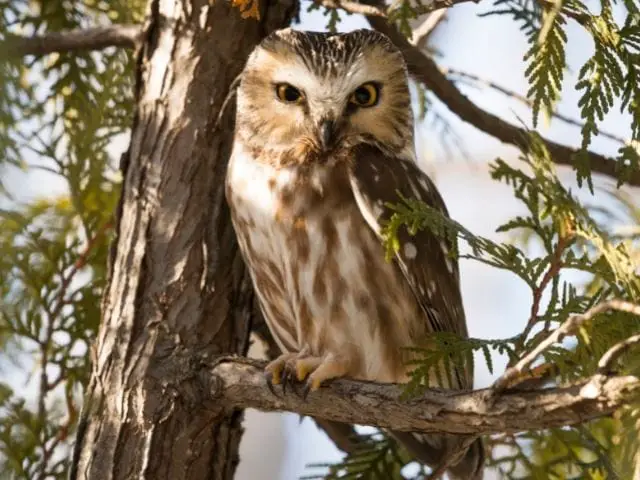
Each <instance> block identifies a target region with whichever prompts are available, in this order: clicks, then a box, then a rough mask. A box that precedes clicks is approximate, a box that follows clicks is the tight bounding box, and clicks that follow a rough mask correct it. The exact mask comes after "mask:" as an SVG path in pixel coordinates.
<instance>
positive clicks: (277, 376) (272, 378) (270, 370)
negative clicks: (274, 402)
mask: <svg viewBox="0 0 640 480" xmlns="http://www.w3.org/2000/svg"><path fill="white" fill-rule="evenodd" d="M297 355H298V354H297V353H283V354H282V355H280V356H279V357H278V358H276V359H275V360H273V361H272V362H269V363H268V364H267V366H266V367H264V376H265V379H266V380H267V387H269V390H270V391H271V393H273V394H274V395H275V394H276V392H275V391H274V390H273V386H274V385H280V384H281V383H282V382H283V380H284V379H285V378H286V375H283V373H284V372H285V367H286V365H287V362H288V361H289V360H291V359H293V358H295V357H296V356H297Z"/></svg>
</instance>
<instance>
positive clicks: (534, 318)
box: [516, 235, 569, 353]
mask: <svg viewBox="0 0 640 480" xmlns="http://www.w3.org/2000/svg"><path fill="white" fill-rule="evenodd" d="M568 246H569V238H568V237H566V236H564V235H560V236H559V237H558V243H556V246H555V248H554V250H553V253H552V256H551V261H550V263H549V268H547V271H546V272H545V273H544V276H543V277H542V280H540V283H539V284H538V285H537V286H536V288H534V289H533V301H532V302H531V313H530V314H529V320H528V321H527V325H526V326H525V327H524V330H523V332H522V333H521V334H520V339H519V340H518V342H517V344H516V352H518V353H519V351H520V348H522V347H523V346H524V344H525V342H526V341H527V337H528V336H529V334H530V333H531V330H532V329H533V327H534V326H535V324H536V323H538V314H539V311H540V302H541V301H542V294H543V293H544V291H545V290H546V289H547V286H548V285H549V282H551V280H553V279H554V278H555V277H556V276H557V275H558V274H559V273H560V270H561V269H562V266H563V261H562V254H563V253H564V251H565V250H566V248H567V247H568Z"/></svg>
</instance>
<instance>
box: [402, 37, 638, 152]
mask: <svg viewBox="0 0 640 480" xmlns="http://www.w3.org/2000/svg"><path fill="white" fill-rule="evenodd" d="M412 43H414V44H415V42H413V40H412ZM441 70H442V73H444V74H445V75H447V76H454V77H458V78H461V79H466V80H470V81H471V82H474V83H476V84H478V85H484V86H486V87H489V88H491V89H492V90H495V91H497V92H500V93H502V94H503V95H505V96H507V97H509V98H513V99H514V100H517V101H519V102H521V103H523V104H525V105H526V106H528V107H533V101H532V100H530V99H528V98H527V97H526V96H524V95H522V94H520V93H518V92H514V91H512V90H509V89H508V88H506V87H504V86H502V85H500V84H499V83H497V82H494V81H492V80H489V79H486V78H482V77H480V76H478V75H475V74H473V73H469V72H463V71H462V70H456V69H455V68H441ZM551 116H552V117H554V118H557V119H558V120H560V121H562V122H564V123H566V124H568V125H573V126H574V127H578V128H583V127H584V123H583V122H580V121H579V120H576V119H574V118H571V117H569V116H568V115H563V114H562V113H560V112H557V111H553V112H551ZM598 135H599V136H601V137H606V138H608V139H609V140H613V141H614V142H618V143H620V144H622V145H624V144H626V142H627V140H625V139H624V138H623V137H621V136H619V135H615V134H613V133H610V132H606V131H603V130H601V129H598Z"/></svg>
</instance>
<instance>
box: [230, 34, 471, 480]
mask: <svg viewBox="0 0 640 480" xmlns="http://www.w3.org/2000/svg"><path fill="white" fill-rule="evenodd" d="M414 157H415V154H414V142H413V116H412V112H411V105H410V96H409V88H408V82H407V73H406V67H405V64H404V62H403V59H402V56H401V54H400V52H399V51H398V50H397V49H396V48H395V46H394V45H393V44H392V43H391V42H390V41H389V40H388V39H387V38H386V37H385V36H384V35H382V34H379V33H376V32H373V31H369V30H358V31H355V32H351V33H348V34H325V33H310V32H296V31H293V30H290V29H287V30H281V31H278V32H276V33H274V34H272V35H270V36H269V37H268V38H266V39H265V40H264V41H263V43H262V44H261V45H260V46H258V47H257V48H256V50H255V51H254V52H253V53H252V55H251V56H250V58H249V60H248V62H247V65H246V67H245V71H244V73H243V77H242V82H241V84H240V87H239V89H238V107H237V120H236V134H235V143H234V147H233V153H232V157H231V161H230V163H229V169H228V173H227V185H226V187H227V188H226V195H227V200H228V202H229V206H230V208H231V214H232V220H233V224H234V227H235V230H236V233H237V236H238V242H239V245H240V249H241V251H242V254H243V257H244V259H245V262H246V263H247V266H248V268H249V272H250V274H251V278H252V281H253V284H254V287H255V291H256V294H257V297H258V299H259V302H260V306H261V308H262V311H263V313H264V316H265V319H266V322H267V324H268V326H269V329H270V331H271V333H272V335H273V337H274V339H275V340H276V342H277V343H278V345H279V346H280V348H281V349H282V352H283V355H282V356H281V357H279V358H278V359H276V360H274V361H273V362H271V363H270V364H269V365H268V366H267V372H268V373H269V374H270V375H271V378H272V381H273V383H274V384H277V383H280V381H281V379H282V374H283V372H284V371H286V372H289V373H291V374H293V375H294V376H295V377H296V378H297V380H298V381H304V382H306V384H307V385H308V387H309V388H310V390H311V391H313V390H315V389H317V388H318V387H319V386H320V385H321V384H322V383H323V382H325V381H327V380H330V379H332V378H337V377H342V376H347V377H350V378H354V379H362V380H370V381H378V382H406V381H407V379H408V370H409V367H408V366H407V361H408V360H410V358H409V357H408V355H409V354H408V353H407V350H406V349H405V348H403V347H410V346H415V345H428V335H429V333H430V332H433V331H453V332H456V333H458V334H460V335H465V336H466V335H467V328H466V323H465V316H464V311H463V307H462V300H461V297H460V290H459V278H458V266H457V264H456V262H455V261H454V260H452V259H451V258H450V257H449V255H448V252H449V251H450V250H451V249H452V248H453V246H452V245H449V244H447V243H446V242H443V241H442V240H439V239H437V238H436V237H434V236H433V235H431V234H430V233H429V232H428V231H421V232H419V233H418V234H417V235H415V236H410V235H408V233H407V232H406V231H401V232H400V241H401V248H400V250H399V252H398V254H397V255H396V258H395V260H394V261H392V262H388V261H386V260H385V255H384V249H383V246H382V242H381V237H380V228H381V227H380V225H381V223H382V222H383V221H384V220H386V219H387V218H388V217H389V215H390V212H389V210H388V209H387V208H386V206H385V205H386V203H387V202H397V201H398V199H399V198H398V192H400V193H401V194H402V195H403V196H405V197H410V198H417V199H420V200H422V201H423V202H425V203H427V204H429V205H432V206H434V207H436V208H439V209H441V210H442V211H443V212H445V213H446V207H445V205H444V202H443V201H442V198H441V197H440V195H439V193H438V191H437V189H436V187H435V186H434V185H433V183H432V182H431V180H430V179H429V178H428V177H427V176H426V175H425V174H424V173H423V172H422V171H421V170H420V169H419V168H418V167H417V166H416V165H415V163H414ZM452 373H453V375H452V378H453V382H454V384H453V385H443V386H446V387H449V388H455V389H466V388H471V387H472V383H473V378H472V377H473V372H472V371H470V370H468V369H467V370H464V369H462V368H457V369H456V370H455V372H452ZM392 433H393V434H394V435H395V436H396V437H397V438H398V439H399V440H400V441H401V442H403V444H404V445H405V446H406V447H407V449H408V450H409V451H411V452H412V453H413V454H415V455H416V457H417V458H418V459H419V460H421V461H423V462H425V463H428V464H430V465H431V466H437V465H438V464H440V463H441V462H442V460H443V459H444V458H446V456H447V454H448V453H450V452H451V451H452V450H453V449H455V446H456V444H457V439H456V438H454V437H452V436H442V435H429V436H426V435H419V434H417V435H414V434H410V433H398V432H392ZM482 460H483V452H482V443H481V442H479V441H478V442H475V443H474V444H473V445H472V447H471V448H470V450H469V451H468V452H467V454H466V455H465V456H464V457H463V459H462V461H461V462H460V463H459V464H457V465H455V466H453V467H451V469H450V473H451V474H452V475H453V476H454V478H461V479H462V478H464V479H478V478H481V475H482Z"/></svg>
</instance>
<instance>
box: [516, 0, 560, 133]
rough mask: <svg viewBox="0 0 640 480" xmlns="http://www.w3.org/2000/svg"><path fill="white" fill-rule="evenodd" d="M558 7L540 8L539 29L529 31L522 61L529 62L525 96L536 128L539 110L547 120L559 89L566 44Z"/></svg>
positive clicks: (555, 5)
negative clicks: (528, 101) (527, 47)
mask: <svg viewBox="0 0 640 480" xmlns="http://www.w3.org/2000/svg"><path fill="white" fill-rule="evenodd" d="M562 5H563V1H562V0H560V1H558V2H556V3H555V4H554V6H553V7H552V8H549V9H544V10H543V14H542V19H541V20H542V21H541V24H540V28H539V29H533V30H532V32H531V33H530V34H529V43H530V44H531V47H530V48H529V50H528V51H527V53H526V54H525V56H524V60H525V61H528V62H529V66H528V67H527V69H526V70H525V77H526V78H527V80H528V81H529V85H530V88H529V91H528V92H527V97H528V98H529V99H530V100H531V101H532V109H533V125H534V126H536V125H537V121H538V117H539V115H540V109H541V108H542V109H544V112H545V114H546V115H547V117H549V116H551V114H552V112H553V110H554V107H555V103H556V102H557V101H558V100H559V98H560V91H561V90H562V81H563V79H564V69H565V66H566V55H565V44H566V43H567V34H566V33H565V31H564V27H565V24H566V20H565V18H564V16H563V15H562V14H561V9H562Z"/></svg>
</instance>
